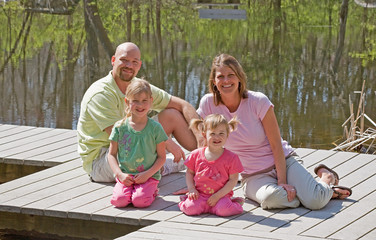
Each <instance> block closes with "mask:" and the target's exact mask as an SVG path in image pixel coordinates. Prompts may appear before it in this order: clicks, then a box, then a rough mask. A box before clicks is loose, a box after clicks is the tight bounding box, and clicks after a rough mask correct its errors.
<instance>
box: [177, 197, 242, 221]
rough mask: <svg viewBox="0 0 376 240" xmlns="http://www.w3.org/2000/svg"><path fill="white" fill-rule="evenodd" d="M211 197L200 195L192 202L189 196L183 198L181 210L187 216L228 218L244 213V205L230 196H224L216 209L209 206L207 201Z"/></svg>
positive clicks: (180, 204)
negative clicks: (208, 215)
mask: <svg viewBox="0 0 376 240" xmlns="http://www.w3.org/2000/svg"><path fill="white" fill-rule="evenodd" d="M209 197H210V195H206V194H200V196H199V197H198V199H197V200H190V199H189V198H188V197H187V196H182V198H183V199H182V201H181V202H180V203H179V208H180V210H181V211H182V212H183V213H185V214H187V215H200V214H202V213H211V214H215V215H217V216H221V217H227V216H232V215H236V214H240V213H242V212H243V207H242V205H241V204H240V203H238V202H235V201H232V200H231V198H230V197H229V196H224V197H223V198H221V199H219V200H218V202H217V204H216V205H215V206H214V207H210V206H209V205H208V203H207V201H208V199H209ZM185 198H186V199H185ZM184 199H185V200H184Z"/></svg>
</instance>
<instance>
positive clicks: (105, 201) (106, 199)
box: [68, 186, 113, 220]
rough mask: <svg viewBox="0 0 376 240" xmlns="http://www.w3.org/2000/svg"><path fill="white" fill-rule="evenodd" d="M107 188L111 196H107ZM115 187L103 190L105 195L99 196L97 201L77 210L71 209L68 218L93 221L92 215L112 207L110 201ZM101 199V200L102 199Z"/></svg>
mask: <svg viewBox="0 0 376 240" xmlns="http://www.w3.org/2000/svg"><path fill="white" fill-rule="evenodd" d="M106 188H110V189H111V190H110V191H109V192H110V194H109V195H108V194H106V190H105V189H106ZM112 189H113V187H112V186H111V187H109V186H106V187H105V188H103V195H102V194H100V195H98V199H95V200H94V201H91V202H87V203H86V202H85V204H84V205H82V206H79V207H77V208H74V209H71V210H70V211H69V212H68V218H75V219H83V220H93V219H92V218H91V215H92V213H94V212H97V211H100V210H102V209H105V208H108V207H110V206H111V203H110V199H111V195H112ZM100 197H101V198H100Z"/></svg>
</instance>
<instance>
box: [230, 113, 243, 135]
mask: <svg viewBox="0 0 376 240" xmlns="http://www.w3.org/2000/svg"><path fill="white" fill-rule="evenodd" d="M239 123H240V122H239V121H238V118H237V117H236V116H234V117H233V118H231V120H230V121H229V122H228V125H229V127H230V132H233V131H235V130H236V128H237V127H238V124H239Z"/></svg>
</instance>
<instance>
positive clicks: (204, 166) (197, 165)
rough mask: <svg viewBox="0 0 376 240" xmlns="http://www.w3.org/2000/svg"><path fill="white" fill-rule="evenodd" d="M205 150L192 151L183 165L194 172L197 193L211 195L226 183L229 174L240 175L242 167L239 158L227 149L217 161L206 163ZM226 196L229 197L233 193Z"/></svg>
mask: <svg viewBox="0 0 376 240" xmlns="http://www.w3.org/2000/svg"><path fill="white" fill-rule="evenodd" d="M205 148H206V147H204V148H199V149H196V150H194V151H192V152H191V154H190V155H189V157H188V158H187V160H185V162H184V164H185V165H186V166H187V167H188V168H189V169H191V170H192V171H194V172H195V177H194V181H195V186H196V189H197V191H199V192H200V193H203V194H208V195H212V194H213V193H216V192H217V191H218V190H220V189H221V188H222V187H223V186H224V185H225V184H226V183H227V182H228V179H229V177H230V175H231V174H235V173H241V172H242V171H243V166H242V164H241V162H240V160H239V157H238V156H237V155H236V154H235V153H233V152H231V151H229V150H227V149H224V151H223V153H222V155H221V156H220V157H219V158H218V159H217V160H215V161H208V160H207V159H206V157H205ZM227 195H228V196H230V197H231V196H232V195H233V192H232V191H231V192H230V193H228V194H227Z"/></svg>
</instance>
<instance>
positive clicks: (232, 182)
mask: <svg viewBox="0 0 376 240" xmlns="http://www.w3.org/2000/svg"><path fill="white" fill-rule="evenodd" d="M238 179H239V173H234V174H231V175H230V176H229V179H228V181H227V183H226V184H225V185H224V186H223V187H222V188H221V189H219V190H218V191H217V192H216V193H214V194H213V195H211V196H210V198H209V199H208V204H209V206H211V207H213V206H215V204H217V202H218V201H219V199H221V198H223V197H224V196H226V194H228V193H229V192H231V191H232V189H234V187H235V186H236V183H237V182H238Z"/></svg>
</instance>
